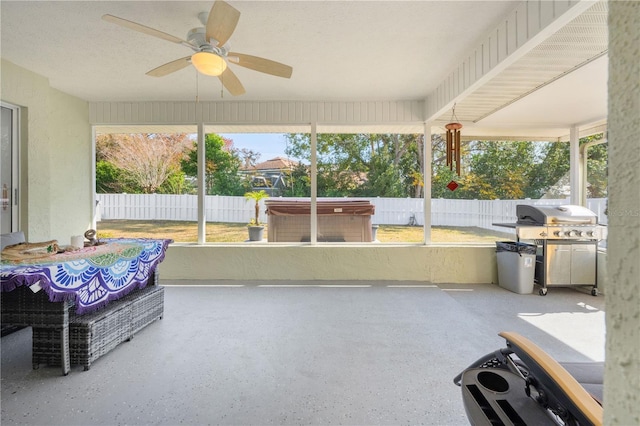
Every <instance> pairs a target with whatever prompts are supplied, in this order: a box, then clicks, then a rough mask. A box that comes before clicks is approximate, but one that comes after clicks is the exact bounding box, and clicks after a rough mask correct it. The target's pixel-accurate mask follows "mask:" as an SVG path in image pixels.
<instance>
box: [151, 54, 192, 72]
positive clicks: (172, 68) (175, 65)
mask: <svg viewBox="0 0 640 426" xmlns="http://www.w3.org/2000/svg"><path fill="white" fill-rule="evenodd" d="M190 59H191V56H185V57H184V58H180V59H176V60H175V61H171V62H168V63H166V64H164V65H160V66H159V67H158V68H154V69H152V70H151V71H149V72H148V73H147V75H150V76H151V77H164V76H165V75H167V74H171V73H172V72H176V71H180V70H181V69H182V68H186V67H188V66H189V65H190V64H191V60H190Z"/></svg>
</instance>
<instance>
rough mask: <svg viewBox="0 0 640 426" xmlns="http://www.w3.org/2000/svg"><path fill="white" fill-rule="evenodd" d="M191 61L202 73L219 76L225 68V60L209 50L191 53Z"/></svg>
mask: <svg viewBox="0 0 640 426" xmlns="http://www.w3.org/2000/svg"><path fill="white" fill-rule="evenodd" d="M191 63H192V64H193V66H194V67H196V69H197V70H198V71H199V72H201V73H202V74H206V75H212V76H215V77H217V76H219V75H220V74H222V73H223V72H224V70H226V69H227V62H226V61H225V60H224V59H223V58H222V57H221V56H218V55H216V54H215V53H211V52H198V53H194V54H193V55H191Z"/></svg>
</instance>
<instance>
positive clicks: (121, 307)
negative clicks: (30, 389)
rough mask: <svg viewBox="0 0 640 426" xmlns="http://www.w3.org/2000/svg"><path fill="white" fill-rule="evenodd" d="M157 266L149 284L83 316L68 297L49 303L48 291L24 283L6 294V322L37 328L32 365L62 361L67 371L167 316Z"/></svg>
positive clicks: (129, 338)
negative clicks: (35, 291)
mask: <svg viewBox="0 0 640 426" xmlns="http://www.w3.org/2000/svg"><path fill="white" fill-rule="evenodd" d="M157 284H158V272H157V270H156V271H154V272H153V273H152V275H151V276H150V277H149V281H148V285H146V286H145V287H144V288H140V289H136V290H134V291H132V292H131V293H129V294H127V295H126V296H124V297H122V298H121V299H118V300H115V301H112V302H110V303H109V304H107V305H106V306H104V307H103V308H101V309H99V310H97V311H95V312H91V313H87V314H84V315H78V314H77V313H76V312H75V309H74V307H73V303H72V302H69V301H63V302H50V301H49V300H48V296H47V295H46V294H45V292H44V291H40V292H38V293H35V294H34V293H33V292H32V291H31V290H30V289H29V288H28V287H26V286H23V287H20V288H16V289H15V290H13V291H10V292H7V293H3V294H2V300H1V302H2V323H3V324H17V325H22V326H31V327H32V328H33V352H32V362H33V368H34V369H37V368H39V366H40V365H41V364H48V365H58V366H61V367H62V373H63V374H64V375H66V374H68V372H69V371H70V365H82V366H83V367H84V369H85V371H86V370H89V368H90V367H91V364H92V363H93V362H94V361H95V360H96V359H98V358H99V357H101V356H102V355H104V354H106V353H108V352H109V351H111V350H112V349H114V348H115V347H116V346H118V345H119V344H120V343H122V342H124V341H127V340H131V339H132V338H133V336H134V334H135V333H137V332H138V331H140V330H141V329H142V328H144V327H146V326H147V325H149V324H151V323H152V322H154V321H155V320H157V319H161V318H162V317H163V315H164V287H161V286H158V285H157Z"/></svg>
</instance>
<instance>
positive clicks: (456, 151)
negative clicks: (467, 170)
mask: <svg viewBox="0 0 640 426" xmlns="http://www.w3.org/2000/svg"><path fill="white" fill-rule="evenodd" d="M444 127H445V129H447V155H446V157H447V166H449V170H453V163H454V162H455V163H456V174H457V175H458V176H460V129H462V124H460V123H449V124H447V125H446V126H444Z"/></svg>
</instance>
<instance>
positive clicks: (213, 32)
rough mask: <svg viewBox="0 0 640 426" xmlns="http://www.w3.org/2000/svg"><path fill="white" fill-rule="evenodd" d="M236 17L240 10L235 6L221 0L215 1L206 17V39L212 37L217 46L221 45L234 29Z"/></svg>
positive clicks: (236, 21) (238, 17) (238, 16)
mask: <svg viewBox="0 0 640 426" xmlns="http://www.w3.org/2000/svg"><path fill="white" fill-rule="evenodd" d="M238 19H240V12H239V11H238V10H237V9H236V8H234V7H233V6H231V5H229V4H228V3H225V2H223V1H222V0H218V1H216V2H215V3H214V4H213V6H212V7H211V11H210V12H209V18H208V19H207V35H206V37H207V41H210V40H211V39H212V38H213V39H215V40H216V41H217V42H218V47H220V46H223V45H224V44H225V43H226V42H227V41H229V38H230V37H231V34H233V31H234V30H235V29H236V25H238Z"/></svg>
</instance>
